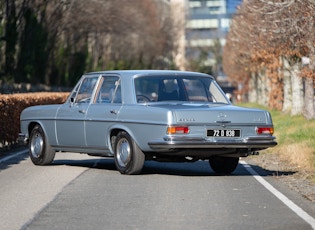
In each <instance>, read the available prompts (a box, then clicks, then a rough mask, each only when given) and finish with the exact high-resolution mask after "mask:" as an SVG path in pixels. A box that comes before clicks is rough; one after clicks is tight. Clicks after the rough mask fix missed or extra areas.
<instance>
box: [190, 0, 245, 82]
mask: <svg viewBox="0 0 315 230" xmlns="http://www.w3.org/2000/svg"><path fill="white" fill-rule="evenodd" d="M184 1H185V4H186V5H187V7H186V9H187V15H186V29H185V44H186V45H185V56H186V60H187V62H188V63H189V62H190V61H191V60H196V58H197V59H198V58H199V59H200V55H203V56H205V55H207V57H206V58H205V57H203V58H204V65H205V66H210V67H211V69H212V74H213V75H216V76H219V75H221V74H222V73H221V72H222V71H221V69H222V68H221V66H222V65H221V63H222V48H223V47H224V45H225V41H226V35H227V32H228V31H229V26H230V21H231V19H232V17H233V15H234V14H235V13H236V10H237V6H238V5H240V4H241V3H242V0H184Z"/></svg>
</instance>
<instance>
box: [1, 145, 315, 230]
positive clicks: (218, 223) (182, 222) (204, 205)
mask: <svg viewBox="0 0 315 230" xmlns="http://www.w3.org/2000/svg"><path fill="white" fill-rule="evenodd" d="M245 160H246V159H245ZM0 170H1V171H0V185H1V186H0V205H1V208H0V223H1V225H0V226H1V228H0V229H6V230H9V229H21V228H22V229H40V230H42V229H285V230H287V229H294V230H295V229H315V222H314V221H315V219H314V218H315V207H314V204H313V203H311V202H309V201H307V200H305V199H303V198H302V197H300V195H299V194H297V193H295V192H294V191H292V190H289V189H288V188H287V187H286V186H285V185H283V184H281V183H280V182H279V181H278V180H275V179H274V178H273V177H267V176H264V174H263V170H261V169H260V168H258V167H256V166H252V167H251V166H250V165H248V164H247V163H246V162H242V164H239V166H238V168H237V170H236V171H235V172H234V174H233V175H231V176H220V175H217V174H215V173H214V172H213V171H211V169H210V167H209V164H208V162H203V161H198V162H195V163H158V162H146V163H145V168H144V170H143V173H142V174H141V175H137V176H126V175H121V174H120V173H119V172H118V171H116V169H115V166H114V162H113V160H112V159H106V158H95V157H89V156H87V155H81V154H74V153H57V154H56V159H55V161H54V163H53V164H52V165H51V166H34V165H33V164H32V163H31V161H30V160H29V158H28V156H27V153H26V151H24V152H19V153H17V154H16V155H14V156H13V157H11V158H7V157H6V158H0ZM253 170H254V171H253ZM256 172H259V173H260V174H261V175H258V174H257V173H256ZM252 174H254V176H253V175H252ZM285 203H286V204H285Z"/></svg>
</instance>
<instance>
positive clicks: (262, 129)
mask: <svg viewBox="0 0 315 230" xmlns="http://www.w3.org/2000/svg"><path fill="white" fill-rule="evenodd" d="M273 132H274V129H273V127H256V133H257V134H270V135H272V134H273Z"/></svg>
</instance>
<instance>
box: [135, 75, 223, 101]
mask: <svg viewBox="0 0 315 230" xmlns="http://www.w3.org/2000/svg"><path fill="white" fill-rule="evenodd" d="M135 91H136V94H137V102H138V103H145V102H160V101H188V102H213V103H229V101H228V99H227V98H226V96H225V95H224V93H223V91H222V90H221V89H220V87H219V86H218V85H217V83H216V82H215V81H214V80H213V79H212V78H207V77H187V76H185V77H181V76H175V77H174V76H170V77H167V76H146V77H138V78H136V79H135Z"/></svg>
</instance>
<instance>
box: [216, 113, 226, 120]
mask: <svg viewBox="0 0 315 230" xmlns="http://www.w3.org/2000/svg"><path fill="white" fill-rule="evenodd" d="M218 118H219V120H220V121H225V120H226V118H227V115H226V114H225V113H219V114H218Z"/></svg>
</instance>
